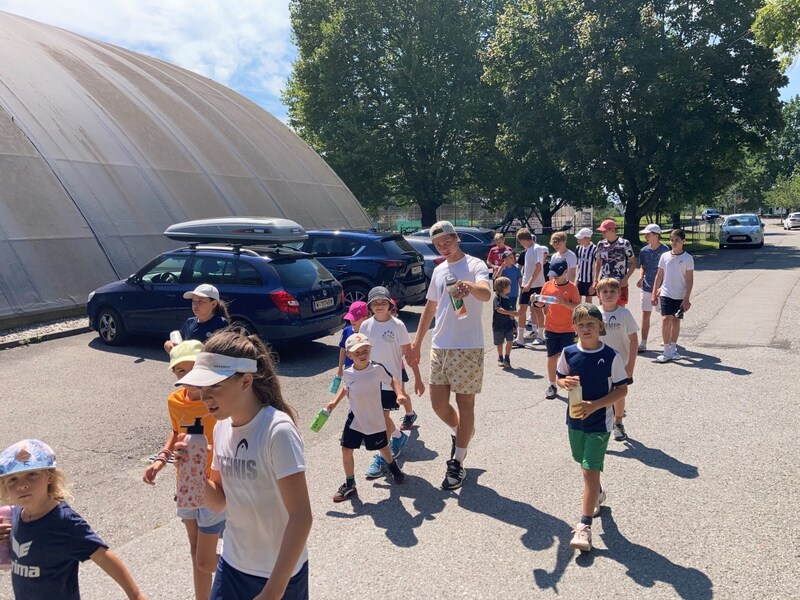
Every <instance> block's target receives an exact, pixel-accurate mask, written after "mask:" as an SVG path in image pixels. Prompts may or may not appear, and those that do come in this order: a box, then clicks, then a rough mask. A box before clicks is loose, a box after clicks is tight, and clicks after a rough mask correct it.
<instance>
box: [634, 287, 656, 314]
mask: <svg viewBox="0 0 800 600" xmlns="http://www.w3.org/2000/svg"><path fill="white" fill-rule="evenodd" d="M639 291H640V292H641V293H642V312H652V311H653V310H655V311H656V312H661V306H660V304H659V303H658V302H656V305H655V306H653V303H652V302H650V297H651V296H652V295H653V292H645V291H644V290H639Z"/></svg>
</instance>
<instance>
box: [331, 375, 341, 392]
mask: <svg viewBox="0 0 800 600" xmlns="http://www.w3.org/2000/svg"><path fill="white" fill-rule="evenodd" d="M341 383H342V378H341V377H340V376H339V375H334V376H333V381H331V387H329V388H328V389H329V390H330V392H331V394H335V393H336V392H338V391H339V386H340V385H341Z"/></svg>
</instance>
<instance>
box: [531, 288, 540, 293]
mask: <svg viewBox="0 0 800 600" xmlns="http://www.w3.org/2000/svg"><path fill="white" fill-rule="evenodd" d="M541 293H542V288H540V287H537V288H531V294H541Z"/></svg>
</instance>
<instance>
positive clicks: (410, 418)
mask: <svg viewBox="0 0 800 600" xmlns="http://www.w3.org/2000/svg"><path fill="white" fill-rule="evenodd" d="M416 422H417V413H411V414H410V415H405V416H404V417H403V421H402V422H401V423H400V431H410V430H411V429H413V428H414V423H416Z"/></svg>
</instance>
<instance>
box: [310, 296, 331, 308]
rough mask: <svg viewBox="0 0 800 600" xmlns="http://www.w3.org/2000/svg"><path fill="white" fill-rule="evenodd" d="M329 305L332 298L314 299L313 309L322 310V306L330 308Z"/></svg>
mask: <svg viewBox="0 0 800 600" xmlns="http://www.w3.org/2000/svg"><path fill="white" fill-rule="evenodd" d="M331 306H333V298H324V299H322V300H314V310H322V309H323V308H330V307H331Z"/></svg>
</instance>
